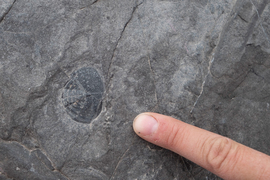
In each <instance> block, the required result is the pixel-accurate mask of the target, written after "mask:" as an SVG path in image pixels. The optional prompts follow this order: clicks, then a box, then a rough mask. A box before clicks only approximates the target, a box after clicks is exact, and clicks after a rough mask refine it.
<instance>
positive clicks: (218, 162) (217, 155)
mask: <svg viewBox="0 0 270 180" xmlns="http://www.w3.org/2000/svg"><path fill="white" fill-rule="evenodd" d="M232 143H233V142H232V140H230V139H228V138H225V137H217V138H212V139H208V140H206V142H205V143H204V146H203V151H204V153H205V155H206V156H205V160H206V163H207V164H208V165H209V167H210V168H211V169H212V170H214V171H215V172H221V171H227V170H228V169H229V168H232V166H233V162H231V160H232V159H234V158H235V156H236V151H235V149H233V146H232ZM234 160H236V159H234ZM229 164H230V165H229Z"/></svg>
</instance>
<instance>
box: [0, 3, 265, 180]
mask: <svg viewBox="0 0 270 180" xmlns="http://www.w3.org/2000/svg"><path fill="white" fill-rule="evenodd" d="M269 15H270V5H269V1H267V0H258V1H254V0H245V1H240V0H226V1H223V0H210V1H205V0H182V1H176V0H168V1H163V0H152V1H150V0H115V1H109V0H92V1H87V0H76V1H74V0H59V1H53V0H45V1H44V0H43V1H41V0H10V1H7V0H6V1H3V2H0V138H1V141H0V152H1V153H0V179H104V180H106V179H147V180H149V179H155V180H156V179H219V178H218V177H216V176H215V175H213V174H211V173H210V172H208V171H206V170H204V169H203V168H201V167H199V166H197V165H195V164H194V163H192V162H190V161H188V160H186V159H184V158H182V157H180V156H178V155H176V154H174V153H172V152H170V151H168V150H165V149H162V148H160V147H157V146H154V145H152V144H150V143H147V142H145V141H143V140H142V139H140V138H139V137H137V136H136V135H135V133H134V132H133V130H132V122H133V119H134V117H135V116H136V115H137V114H138V113H141V112H145V111H154V112H158V113H163V114H166V115H170V116H173V117H175V118H178V119H181V120H183V121H185V122H187V123H190V124H193V125H196V126H199V127H201V128H205V129H207V130H211V131H213V132H216V133H219V134H221V135H224V136H227V137H230V138H232V139H234V140H236V141H238V142H240V143H243V144H245V145H247V146H250V147H252V148H255V149H257V150H260V151H262V152H264V153H266V154H270V150H269V149H270V142H269V141H268V139H269V135H270V134H269V128H270V124H269V117H270V110H269V109H270V105H269V104H270V90H269V89H270V81H269V79H270V34H269V32H270V20H269V18H268V17H269ZM85 67H91V68H93V69H96V71H97V73H98V74H99V76H100V79H98V82H99V84H102V87H103V85H104V89H103V90H104V94H103V95H101V94H102V93H103V91H102V93H101V94H99V95H101V96H98V98H94V100H97V101H96V102H94V101H92V100H93V99H92V100H91V101H89V102H93V104H98V105H96V106H95V107H94V106H93V108H92V109H91V111H90V110H89V111H85V112H86V113H88V114H87V116H84V117H87V118H86V119H87V120H88V121H87V122H88V123H82V121H80V120H81V118H76V117H78V116H76V115H77V114H80V113H81V111H76V112H79V113H75V115H74V113H73V114H72V113H70V111H69V110H66V107H67V106H66V104H65V103H63V93H64V94H66V92H67V91H65V89H66V88H67V86H66V84H67V83H68V82H71V81H72V78H73V77H74V76H73V72H78V71H79V72H80V69H81V68H85ZM100 82H102V83H100ZM77 90H78V89H77ZM79 90H81V91H80V93H81V92H84V93H82V95H84V98H89V97H90V96H88V93H89V92H91V93H92V92H93V91H89V92H88V91H83V90H82V89H79ZM72 92H73V91H72ZM76 92H77V93H78V91H76ZM74 93H75V92H74ZM80 93H79V95H81V94H80ZM91 93H90V94H91ZM80 97H81V96H80ZM64 99H65V98H64ZM65 100H67V99H65ZM70 102H71V101H70ZM99 102H100V103H99ZM101 103H102V106H101V107H100V109H99V108H98V106H99V105H101ZM82 109H83V108H82ZM84 110H85V109H84ZM92 112H93V113H92ZM74 119H75V121H74ZM82 119H84V118H82Z"/></svg>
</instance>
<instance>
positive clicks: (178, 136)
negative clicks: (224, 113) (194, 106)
mask: <svg viewBox="0 0 270 180" xmlns="http://www.w3.org/2000/svg"><path fill="white" fill-rule="evenodd" d="M133 128H134V131H135V132H136V133H137V134H138V135H139V136H140V137H142V138H143V139H145V140H147V141H149V142H151V143H153V144H156V145H158V146H161V147H164V148H166V149H169V150H172V151H174V152H176V153H178V154H179V155H181V156H183V157H185V158H187V159H189V160H191V161H193V162H194V163H196V164H198V165H200V166H202V167H204V168H205V169H207V170H209V171H211V172H213V173H214V174H216V175H218V176H220V177H221V178H224V179H245V180H246V179H269V178H270V156H268V155H266V154H263V153H261V152H259V151H256V150H254V149H251V148H249V147H247V146H244V145H242V144H240V143H237V142H235V141H233V140H231V139H229V138H226V137H223V136H220V135H218V134H215V133H212V132H209V131H206V130H204V129H201V128H198V127H195V126H192V125H189V124H187V123H184V122H182V121H179V120H177V119H174V118H172V117H168V116H164V115H161V114H157V113H143V114H140V115H138V116H137V117H136V118H135V120H134V122H133Z"/></svg>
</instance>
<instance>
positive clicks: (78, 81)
mask: <svg viewBox="0 0 270 180" xmlns="http://www.w3.org/2000/svg"><path fill="white" fill-rule="evenodd" d="M103 93H104V86H103V82H102V80H101V77H100V75H99V73H98V72H97V70H96V69H94V68H92V67H83V68H81V69H79V70H77V71H75V72H73V73H72V74H71V77H70V80H69V81H68V82H67V83H66V85H65V87H64V89H63V93H62V102H63V105H64V107H65V109H66V112H67V113H68V114H69V115H70V117H71V118H72V119H73V120H75V121H77V122H80V123H90V122H91V121H92V120H93V119H94V118H96V117H97V116H98V115H99V113H100V112H101V108H102V96H103Z"/></svg>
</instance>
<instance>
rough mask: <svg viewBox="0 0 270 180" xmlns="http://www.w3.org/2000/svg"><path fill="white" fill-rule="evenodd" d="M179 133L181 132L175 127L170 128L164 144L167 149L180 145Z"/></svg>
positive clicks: (180, 134)
mask: <svg viewBox="0 0 270 180" xmlns="http://www.w3.org/2000/svg"><path fill="white" fill-rule="evenodd" d="M181 132H182V131H180V130H179V128H178V127H177V126H176V125H174V126H172V128H171V130H170V133H169V135H168V137H167V139H166V144H167V145H168V147H176V146H177V145H178V144H179V143H181V139H183V137H182V133H181Z"/></svg>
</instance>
